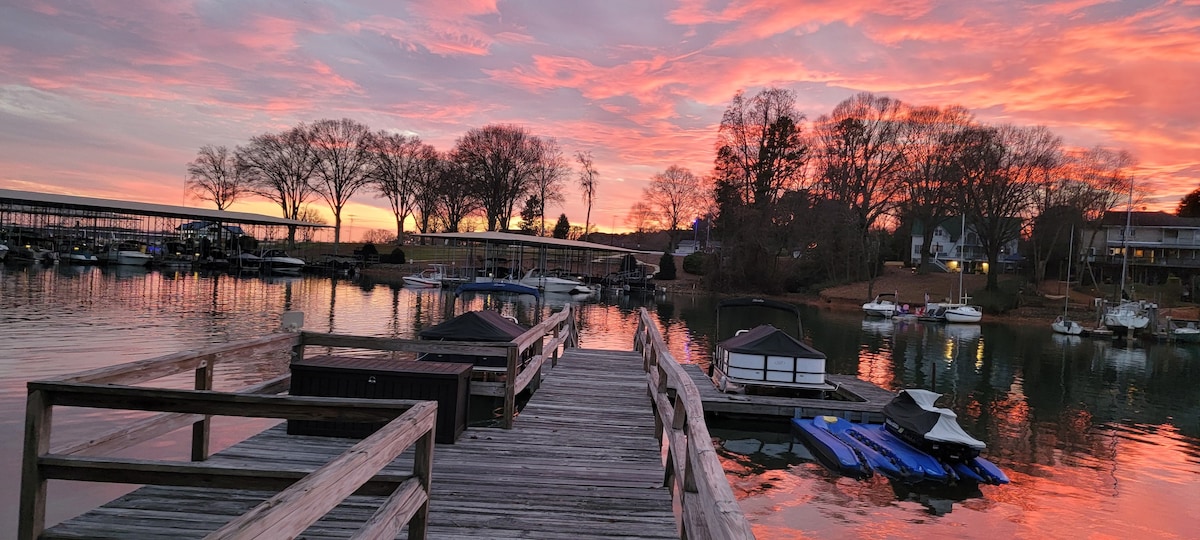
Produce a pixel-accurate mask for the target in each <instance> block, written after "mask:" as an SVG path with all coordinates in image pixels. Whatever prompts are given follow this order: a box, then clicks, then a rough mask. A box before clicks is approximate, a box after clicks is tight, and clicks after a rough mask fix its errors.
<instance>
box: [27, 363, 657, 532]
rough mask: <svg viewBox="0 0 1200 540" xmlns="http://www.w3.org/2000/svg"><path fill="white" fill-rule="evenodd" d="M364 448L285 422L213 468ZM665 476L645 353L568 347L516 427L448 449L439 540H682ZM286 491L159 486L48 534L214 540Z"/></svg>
mask: <svg viewBox="0 0 1200 540" xmlns="http://www.w3.org/2000/svg"><path fill="white" fill-rule="evenodd" d="M355 442H357V441H355V440H351V439H338V438H330V437H311V436H298V435H287V434H286V433H285V430H284V428H283V426H282V425H279V426H276V427H274V428H271V429H269V430H267V431H265V432H263V433H262V434H259V435H257V436H255V437H253V438H251V439H249V440H246V441H244V442H242V443H240V444H237V445H235V446H233V447H231V448H229V449H226V450H224V451H222V452H219V453H217V454H214V455H213V456H212V457H211V458H209V460H208V462H209V463H210V464H211V465H213V466H226V467H246V468H250V469H262V468H264V467H266V466H267V465H269V464H275V465H277V464H278V463H279V462H280V461H283V462H286V463H287V464H288V466H289V467H293V468H295V469H296V470H299V471H311V470H313V469H316V468H317V467H319V466H321V465H322V464H324V463H326V462H328V461H330V460H331V459H332V458H334V457H335V456H338V455H339V454H341V453H343V452H345V451H346V450H347V449H348V448H350V447H351V446H352V445H353V444H354V443H355ZM412 458H413V452H412V451H411V450H409V451H407V452H405V453H404V454H402V455H401V456H400V457H399V458H398V459H397V460H395V461H394V462H392V463H391V464H390V465H388V466H387V467H386V468H384V470H383V473H384V474H387V473H395V474H396V475H398V476H400V475H403V474H406V472H407V471H411V470H412V468H413V462H412ZM664 475H665V469H664V466H663V462H662V453H661V451H660V447H659V443H658V440H657V439H656V436H655V413H654V411H653V409H652V408H651V402H650V399H649V397H648V396H647V384H646V374H645V372H644V371H643V364H642V355H641V354H639V353H635V352H620V351H598V350H585V349H567V351H566V353H565V354H564V355H563V357H562V358H561V359H560V360H559V362H558V366H557V367H555V368H553V369H551V370H548V371H547V372H546V375H545V379H544V380H543V382H542V384H541V386H540V387H539V388H538V390H537V392H536V393H535V394H534V395H533V397H532V398H531V399H530V400H529V402H528V403H527V404H526V405H525V407H524V409H523V410H522V411H521V412H520V414H519V416H518V417H517V419H516V421H515V422H514V424H513V429H501V428H475V427H472V428H468V429H467V430H466V431H465V432H464V433H463V435H462V436H461V437H460V438H459V439H458V442H456V443H455V444H452V445H443V444H438V445H436V447H435V450H434V453H433V483H432V488H431V490H430V495H429V517H428V525H427V531H428V536H429V538H580V537H585V536H586V537H619V538H679V536H680V535H679V532H678V531H677V528H676V524H675V522H676V517H675V515H674V513H673V510H672V499H671V492H670V488H667V487H663V486H664V479H665V476H664ZM273 494H274V493H273V492H261V491H246V490H219V489H206V488H183V487H169V486H147V487H143V488H140V489H138V490H136V491H134V492H133V493H130V494H129V495H126V496H124V497H121V498H119V499H117V500H115V501H113V502H111V503H109V504H106V505H104V506H103V507H100V508H98V509H96V510H93V511H91V512H88V513H86V514H84V515H82V516H79V517H77V518H74V519H71V520H68V521H66V522H64V523H61V524H58V525H56V526H54V527H51V528H49V529H47V530H46V531H45V534H44V535H43V536H42V537H43V538H147V539H152V538H162V539H171V540H179V539H184V538H202V537H204V536H205V535H207V534H209V533H211V532H213V531H215V530H217V529H218V528H219V527H221V526H222V525H223V524H224V523H226V522H228V521H230V520H232V519H234V518H235V517H237V516H239V515H242V514H245V513H247V512H248V511H250V510H251V509H252V508H254V507H255V506H256V505H258V504H260V503H262V502H263V501H264V500H266V499H267V498H269V497H270V496H271V495H273ZM384 499H385V497H372V496H362V495H356V496H352V497H350V498H349V499H347V500H346V502H344V503H343V504H341V505H339V506H338V507H337V508H335V509H334V510H333V511H331V512H329V513H328V514H327V515H326V516H325V517H324V518H322V519H321V520H320V521H318V522H317V523H315V524H314V525H313V526H312V527H310V528H309V529H308V530H307V531H305V532H304V534H303V536H302V537H303V538H312V539H324V538H350V537H352V535H353V534H354V532H355V530H357V529H358V527H359V526H360V524H362V523H363V522H365V521H367V520H368V519H369V518H370V517H371V515H372V513H373V512H374V511H375V509H376V508H377V507H378V506H379V505H380V504H382V502H383V501H384ZM399 537H400V538H403V537H405V536H404V534H403V533H402V534H401V536H399Z"/></svg>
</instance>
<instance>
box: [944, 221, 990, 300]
mask: <svg viewBox="0 0 1200 540" xmlns="http://www.w3.org/2000/svg"><path fill="white" fill-rule="evenodd" d="M966 237H967V215H966V214H963V217H962V234H961V236H959V243H960V244H963V245H961V246H960V247H959V248H958V254H959V264H958V303H956V304H943V305H942V307H943V308H944V310H943V311H942V317H943V318H944V319H946V322H950V323H977V322H979V321H980V319H983V309H981V308H980V307H979V306H972V305H967V298H968V297H967V295H966V294H965V292H964V291H963V273H964V272H965V271H966V268H965V264H963V263H965V262H966V260H967V257H966V245H965V243H966V242H965V240H966Z"/></svg>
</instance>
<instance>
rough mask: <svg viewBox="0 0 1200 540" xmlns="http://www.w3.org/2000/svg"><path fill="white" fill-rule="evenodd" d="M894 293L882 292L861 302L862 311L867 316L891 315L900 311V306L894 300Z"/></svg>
mask: <svg viewBox="0 0 1200 540" xmlns="http://www.w3.org/2000/svg"><path fill="white" fill-rule="evenodd" d="M896 299H897V298H896V293H882V294H878V295H876V296H875V299H874V300H872V301H870V302H867V303H865V304H863V312H864V313H866V314H867V316H868V317H889V318H890V317H892V316H893V315H895V314H896V313H898V312H899V311H900V306H899V304H898V303H897V302H896Z"/></svg>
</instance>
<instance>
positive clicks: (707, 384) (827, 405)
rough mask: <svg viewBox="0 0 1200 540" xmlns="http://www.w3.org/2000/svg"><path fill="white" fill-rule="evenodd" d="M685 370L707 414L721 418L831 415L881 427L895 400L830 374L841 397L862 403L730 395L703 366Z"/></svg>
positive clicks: (853, 380)
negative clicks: (887, 405) (713, 379)
mask: <svg viewBox="0 0 1200 540" xmlns="http://www.w3.org/2000/svg"><path fill="white" fill-rule="evenodd" d="M684 369H685V371H687V374H688V377H691V379H692V383H693V384H695V385H696V388H698V389H699V390H700V399H701V400H702V401H703V403H704V412H705V413H710V414H717V415H722V414H730V415H743V416H756V417H763V416H767V417H785V418H793V417H795V416H801V417H805V418H811V417H814V416H819V415H830V416H837V417H841V418H845V419H847V420H850V421H852V422H870V423H881V422H883V406H884V405H886V404H887V403H888V402H889V401H891V400H892V398H893V397H895V394H893V393H892V392H889V391H887V390H884V389H882V388H880V387H878V386H875V385H873V384H871V383H869V382H866V381H863V380H861V379H858V378H856V377H853V376H850V375H831V374H826V375H825V380H826V381H827V382H829V383H830V384H833V385H835V386H837V387H838V390H837V391H836V392H837V393H840V394H844V395H852V396H857V397H858V398H861V400H862V401H851V400H837V399H807V398H794V397H782V396H764V395H753V394H726V393H724V392H721V391H720V390H717V388H716V386H714V385H713V383H712V380H711V379H709V378H708V376H707V375H705V374H704V371H703V370H702V369H700V366H698V365H695V364H690V365H687V366H684Z"/></svg>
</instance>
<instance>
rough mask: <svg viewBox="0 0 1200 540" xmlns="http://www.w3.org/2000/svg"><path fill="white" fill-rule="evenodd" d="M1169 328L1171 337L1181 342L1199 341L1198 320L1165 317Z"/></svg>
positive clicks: (1199, 324)
mask: <svg viewBox="0 0 1200 540" xmlns="http://www.w3.org/2000/svg"><path fill="white" fill-rule="evenodd" d="M1167 321H1168V322H1169V327H1170V329H1171V336H1170V337H1171V339H1173V340H1175V341H1176V342H1181V343H1200V321H1189V320H1186V319H1167Z"/></svg>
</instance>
